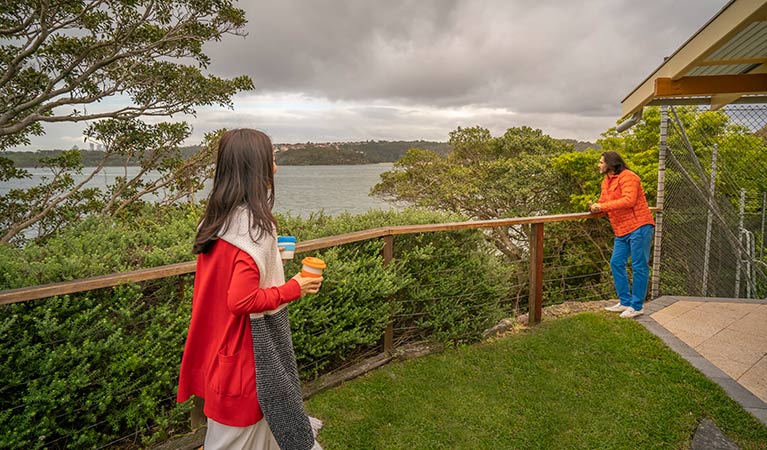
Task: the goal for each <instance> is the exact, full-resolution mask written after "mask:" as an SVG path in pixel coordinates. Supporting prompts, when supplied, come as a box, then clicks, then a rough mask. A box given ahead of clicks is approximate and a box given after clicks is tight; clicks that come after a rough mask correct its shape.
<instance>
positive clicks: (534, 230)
mask: <svg viewBox="0 0 767 450" xmlns="http://www.w3.org/2000/svg"><path fill="white" fill-rule="evenodd" d="M651 209H652V210H653V211H656V212H657V211H658V209H657V208H651ZM603 216H605V214H604V213H600V214H590V213H576V214H559V215H547V216H533V217H516V218H508V219H495V220H477V221H467V222H452V223H441V224H423V225H402V226H388V227H380V228H373V229H368V230H362V231H355V232H352V233H346V234H340V235H335V236H328V237H324V238H319V239H312V240H308V241H303V242H299V243H298V244H297V245H296V252H297V253H302V252H309V251H313V250H321V249H325V248H329V247H334V246H338V245H343V244H349V243H353V242H360V241H366V240H370V239H379V238H382V239H383V242H384V247H383V262H384V264H389V263H390V262H391V261H392V259H393V257H394V237H395V236H397V235H408V234H419V233H434V232H441V231H454V230H466V229H483V228H497V227H508V226H514V225H529V226H530V227H531V228H530V233H529V236H530V246H529V248H530V274H529V280H530V289H529V310H528V323H530V324H534V323H538V322H540V320H541V315H542V306H543V251H544V246H543V237H544V224H546V223H552V222H566V221H573V220H584V219H595V218H600V217H603ZM195 265H196V263H195V262H194V261H190V262H183V263H178V264H170V265H166V266H160V267H154V268H149V269H141V270H134V271H129V272H121V273H114V274H110V275H102V276H97V277H90V278H83V279H79V280H72V281H65V282H60V283H51V284H45V285H39V286H32V287H25V288H20V289H10V290H5V291H0V305H8V304H13V303H19V302H25V301H31V300H39V299H44V298H48V297H54V296H59V295H65V294H73V293H77V292H85V291H90V290H94V289H103V288H109V287H114V286H119V285H121V284H125V283H134V282H141V281H149V280H156V279H162V278H167V277H172V276H179V275H187V274H192V273H194V272H195ZM184 278H185V277H183V276H182V277H180V278H179V283H178V289H179V293H180V295H179V297H180V298H183V295H184V290H185V283H186V281H185V279H184ZM383 350H384V351H383V354H382V355H379V356H377V357H375V358H371V359H370V361H367V362H365V363H364V364H362V365H360V367H362V368H359V367H358V368H354V369H353V370H352V371H351V372H350V373H347V374H338V375H335V376H334V377H332V378H330V379H328V380H322V383H321V385H322V386H321V387H317V386H310V387H309V388H308V389H306V392H305V395H310V393H311V392H314V391H317V390H321V389H323V388H327V387H330V386H332V385H335V384H337V383H338V382H340V381H343V380H344V379H349V378H352V377H354V376H356V374H357V372H360V371H362V372H364V371H367V370H372V368H375V367H377V366H380V365H381V364H384V363H385V362H386V361H388V360H390V359H391V355H392V353H393V351H394V328H393V323H392V322H391V321H390V322H389V324H388V326H387V328H386V331H385V333H384V336H383ZM318 386H319V384H318ZM191 419H192V428H193V429H196V428H197V427H198V426H199V425H202V424H203V421H204V415H203V413H202V402H201V401H199V399H195V406H194V408H193V410H192V417H191Z"/></svg>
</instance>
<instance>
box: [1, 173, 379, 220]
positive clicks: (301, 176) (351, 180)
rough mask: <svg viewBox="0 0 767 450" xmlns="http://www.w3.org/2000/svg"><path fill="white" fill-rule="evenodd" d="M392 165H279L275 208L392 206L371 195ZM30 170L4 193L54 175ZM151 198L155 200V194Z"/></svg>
mask: <svg viewBox="0 0 767 450" xmlns="http://www.w3.org/2000/svg"><path fill="white" fill-rule="evenodd" d="M391 168H392V164H391V163H384V164H367V165H357V166H279V167H278V169H277V174H276V175H275V192H276V201H275V205H274V210H275V211H276V212H278V213H290V214H292V215H294V216H301V217H304V218H306V217H308V216H309V215H310V214H312V213H317V212H320V211H323V212H324V213H325V214H328V215H337V214H339V213H342V212H349V213H352V214H361V213H364V212H366V211H369V210H371V209H384V210H388V209H392V208H393V206H392V205H390V204H389V203H386V202H384V201H382V200H379V199H377V198H374V197H370V196H369V195H368V194H369V192H370V188H372V187H373V186H374V185H375V184H376V183H378V182H379V181H380V177H379V175H380V174H381V173H383V172H385V171H387V170H391ZM27 170H28V171H29V172H30V173H31V174H32V177H31V178H25V179H20V180H12V181H6V182H0V195H5V194H7V193H8V191H9V190H10V189H13V188H29V187H32V186H35V185H38V184H40V183H41V182H42V181H43V179H44V177H48V179H50V177H51V174H50V172H49V171H47V170H44V169H27ZM137 171H138V167H128V171H127V176H131V175H135V174H136V173H137ZM88 173H90V171H89V170H88V168H86V169H84V170H83V174H88ZM125 175H126V172H125V169H124V168H122V167H106V168H104V169H103V170H102V172H100V173H99V174H98V175H96V177H94V179H93V180H91V181H90V182H89V183H88V184H87V185H86V186H88V187H101V188H103V187H104V186H106V185H108V184H110V183H112V182H113V181H114V180H115V178H116V177H118V176H125ZM149 176H152V174H151V173H150V174H149ZM155 176H156V175H155ZM81 179H82V178H81ZM75 181H77V180H75ZM206 186H207V187H206V189H205V190H203V191H201V192H199V193H198V196H199V197H200V198H204V197H205V196H206V195H207V194H208V189H209V186H210V182H208V183H207V185H206ZM147 199H149V200H151V199H152V197H148V198H147Z"/></svg>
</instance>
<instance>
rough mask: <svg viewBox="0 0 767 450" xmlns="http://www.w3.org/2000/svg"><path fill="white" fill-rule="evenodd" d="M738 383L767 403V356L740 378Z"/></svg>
mask: <svg viewBox="0 0 767 450" xmlns="http://www.w3.org/2000/svg"><path fill="white" fill-rule="evenodd" d="M738 383H740V384H742V385H743V386H744V387H745V388H746V389H748V390H749V391H751V392H753V393H754V395H756V396H757V397H759V398H760V399H761V400H762V401H763V402H767V356H764V357H762V359H760V360H759V361H757V363H756V364H754V365H753V366H752V367H751V368H749V369H748V370H747V371H746V372H745V373H743V375H741V376H740V377H739V378H738Z"/></svg>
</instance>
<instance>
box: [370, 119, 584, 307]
mask: <svg viewBox="0 0 767 450" xmlns="http://www.w3.org/2000/svg"><path fill="white" fill-rule="evenodd" d="M449 144H450V146H451V148H452V150H451V151H450V152H449V153H448V154H447V155H446V156H441V155H440V154H438V153H436V152H434V151H431V150H424V149H417V148H416V149H411V150H410V151H408V153H406V154H405V156H404V157H403V158H402V159H400V160H399V161H398V162H397V163H395V165H394V168H393V170H392V171H389V172H385V173H383V174H381V182H380V183H379V184H377V185H376V186H374V188H373V190H372V192H373V194H374V195H377V196H379V197H382V198H384V199H388V200H392V201H396V202H404V203H408V204H413V205H416V206H419V207H423V208H428V209H431V210H443V211H449V212H453V213H457V214H461V215H463V216H467V217H468V218H470V219H479V220H485V219H497V218H504V217H524V216H534V215H543V214H551V213H557V212H562V211H564V209H563V207H564V206H566V205H567V199H568V192H567V191H566V190H563V189H560V187H561V186H563V185H562V183H559V182H558V179H559V176H558V174H557V172H556V170H555V169H554V167H553V166H552V164H551V158H552V157H554V156H556V155H561V154H564V153H567V152H571V151H573V150H574V148H573V146H572V144H569V143H566V142H563V141H560V140H557V139H554V138H552V137H550V136H547V135H545V134H543V132H542V131H541V130H537V129H533V128H530V127H519V128H510V129H508V130H507V131H506V133H505V134H504V135H503V136H499V137H493V136H491V134H490V131H489V130H487V129H485V128H482V127H472V128H460V127H459V128H458V129H456V130H455V131H453V132H451V133H450V140H449ZM487 236H488V238H489V239H490V240H491V241H492V242H493V244H494V245H495V246H496V248H497V249H498V250H499V251H500V252H502V253H503V254H504V255H505V256H506V257H507V258H508V261H509V262H510V263H511V264H514V265H519V266H520V270H518V271H516V274H517V278H518V279H517V283H516V286H517V289H516V291H515V292H514V293H513V295H515V296H516V299H517V300H516V302H517V303H516V304H517V306H518V304H519V302H520V300H521V299H522V298H523V297H524V295H525V290H526V289H527V272H526V270H525V267H526V265H527V261H528V242H529V236H528V227H521V226H514V227H509V228H505V227H503V228H492V229H489V230H488V231H487Z"/></svg>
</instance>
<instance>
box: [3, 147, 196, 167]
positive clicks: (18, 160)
mask: <svg viewBox="0 0 767 450" xmlns="http://www.w3.org/2000/svg"><path fill="white" fill-rule="evenodd" d="M198 148H199V147H198V146H190V147H181V156H182V157H183V158H188V157H190V156H191V155H193V154H194V153H196V152H197V149H198ZM64 151H65V150H37V151H36V152H0V156H2V157H4V158H8V159H10V160H11V161H13V163H14V164H15V165H16V167H26V168H29V167H37V166H39V165H40V164H39V161H40V160H41V159H43V158H55V157H56V156H59V155H60V154H61V153H62V152H64ZM79 151H80V155H81V156H82V163H83V166H85V167H95V166H97V165H98V163H99V161H101V158H103V157H104V152H102V151H100V150H83V149H79ZM105 165H106V166H107V167H122V166H124V165H125V158H124V157H121V156H117V155H114V156H112V157H110V158H109V159H108V160H107V162H106V164H105ZM128 165H131V166H132V165H136V161H130V163H129V164H128Z"/></svg>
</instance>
